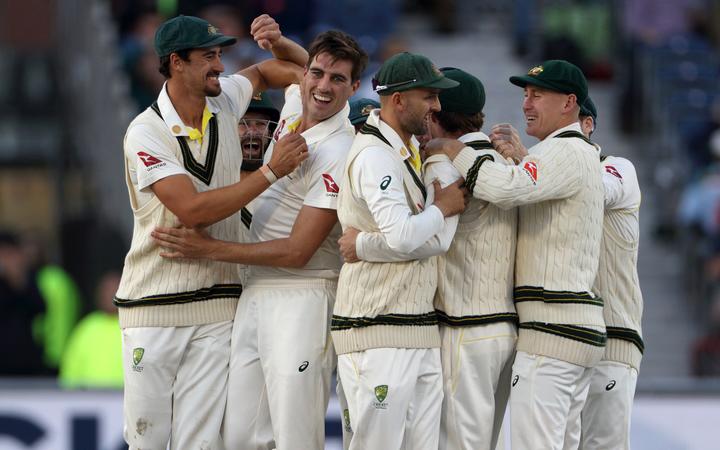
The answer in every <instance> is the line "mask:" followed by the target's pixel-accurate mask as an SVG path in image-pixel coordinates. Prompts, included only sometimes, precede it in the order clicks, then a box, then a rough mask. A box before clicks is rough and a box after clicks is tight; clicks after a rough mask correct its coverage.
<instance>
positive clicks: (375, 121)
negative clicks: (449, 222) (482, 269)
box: [331, 53, 465, 450]
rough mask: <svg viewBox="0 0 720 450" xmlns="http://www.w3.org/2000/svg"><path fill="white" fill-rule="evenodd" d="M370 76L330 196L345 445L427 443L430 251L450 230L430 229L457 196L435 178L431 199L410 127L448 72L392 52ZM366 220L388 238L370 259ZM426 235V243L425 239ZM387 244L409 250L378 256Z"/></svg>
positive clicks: (432, 398)
mask: <svg viewBox="0 0 720 450" xmlns="http://www.w3.org/2000/svg"><path fill="white" fill-rule="evenodd" d="M373 83H374V85H375V90H376V92H378V94H379V95H380V99H381V101H380V104H381V108H380V109H379V110H377V109H376V110H373V111H372V112H371V113H370V115H369V117H368V118H367V122H366V123H365V125H364V126H363V127H362V128H361V129H360V132H359V133H358V135H357V137H356V138H355V141H354V142H353V146H352V148H351V150H350V154H349V155H348V159H347V165H346V167H345V171H344V175H343V186H344V187H343V189H342V190H341V191H340V200H339V203H338V217H339V219H340V223H341V224H342V225H343V228H344V229H345V230H346V234H345V235H343V238H342V239H341V242H340V244H341V252H342V253H343V256H344V257H345V260H346V264H344V265H343V267H342V270H341V273H340V279H339V284H338V293H337V301H336V304H335V309H334V313H333V318H332V327H331V330H332V337H333V342H334V345H335V348H336V350H337V353H338V354H339V357H338V377H339V378H340V379H341V381H342V387H343V390H344V393H345V397H346V399H347V403H348V414H347V417H346V419H347V420H348V421H349V424H350V427H351V429H352V434H351V440H350V443H349V444H347V445H346V446H347V447H348V448H350V449H351V450H355V449H387V450H397V449H401V448H406V449H410V448H412V449H415V450H423V449H437V448H438V435H439V425H440V408H441V403H442V375H441V366H440V352H439V349H438V347H439V346H440V337H439V333H438V327H437V318H436V315H435V311H434V308H433V304H432V301H433V296H434V293H435V288H436V285H437V267H436V264H435V260H434V259H433V258H431V256H433V255H437V254H440V253H442V252H444V251H446V250H447V246H448V245H449V240H445V242H443V240H442V239H438V238H437V235H438V234H439V233H441V232H443V231H444V229H445V228H446V221H445V217H448V216H453V215H455V214H457V213H458V212H460V211H462V210H463V209H464V201H465V200H464V195H463V191H462V190H461V189H460V188H459V184H458V183H456V184H453V185H450V186H448V187H447V188H444V189H440V187H439V184H438V183H435V187H436V189H435V199H434V203H433V204H432V205H430V204H429V203H428V201H427V198H426V186H425V185H424V184H423V182H422V172H421V165H420V156H419V152H418V143H417V140H416V139H415V138H414V137H413V135H421V134H424V133H425V127H426V116H427V115H428V114H429V113H430V112H432V111H438V110H439V109H440V103H439V101H438V92H439V91H440V90H442V89H448V88H453V87H455V86H457V82H455V81H453V80H450V79H448V78H446V77H445V76H444V75H443V74H442V73H441V72H440V71H439V70H437V69H436V68H435V66H433V65H432V63H431V62H430V61H429V60H428V59H427V58H425V57H424V56H421V55H415V54H411V53H399V54H397V55H394V56H393V57H391V58H389V59H388V60H387V61H385V63H384V64H383V65H382V67H381V68H380V70H379V71H378V73H377V75H376V79H375V80H374V82H373ZM349 230H354V231H353V232H351V233H347V231H349ZM358 231H359V232H360V233H358ZM452 231H453V232H454V228H453V230H452ZM373 232H380V233H382V236H381V237H382V238H384V240H385V241H386V242H387V245H388V248H389V250H390V251H388V252H385V253H387V254H382V255H379V256H380V257H381V258H378V260H379V261H376V260H375V258H373V257H369V256H368V255H365V254H364V253H363V251H364V249H365V244H366V242H365V238H368V239H373V238H374V236H377V235H376V234H374V233H373ZM346 241H349V243H350V244H351V245H350V246H349V247H350V248H351V250H349V251H348V247H347V246H346V245H345V244H347V242H346ZM428 241H433V244H435V245H433V246H432V247H434V248H426V247H428V246H424V244H426V243H427V242H428ZM368 247H372V245H368ZM393 252H396V253H400V254H409V253H413V252H417V253H418V254H416V255H414V256H415V257H414V258H413V259H412V260H409V261H405V260H403V259H405V258H404V257H402V256H401V257H399V258H397V260H396V261H395V262H387V261H388V259H389V258H392V257H393ZM419 253H424V254H419ZM358 256H360V257H362V260H358V259H359V258H358ZM346 436H347V434H346Z"/></svg>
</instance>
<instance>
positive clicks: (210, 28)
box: [208, 24, 218, 36]
mask: <svg viewBox="0 0 720 450" xmlns="http://www.w3.org/2000/svg"><path fill="white" fill-rule="evenodd" d="M208 34H209V35H211V36H212V35H214V34H218V29H217V28H215V27H214V26H212V25H210V24H208Z"/></svg>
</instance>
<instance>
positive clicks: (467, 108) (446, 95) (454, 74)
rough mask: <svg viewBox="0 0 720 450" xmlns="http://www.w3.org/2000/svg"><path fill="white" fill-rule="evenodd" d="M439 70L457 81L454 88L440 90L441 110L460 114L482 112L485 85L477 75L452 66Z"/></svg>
mask: <svg viewBox="0 0 720 450" xmlns="http://www.w3.org/2000/svg"><path fill="white" fill-rule="evenodd" d="M440 71H441V72H442V73H443V74H444V75H445V76H446V77H448V78H449V79H451V80H455V81H457V82H458V83H459V85H458V87H456V88H453V89H446V90H444V91H440V95H439V97H440V105H441V106H442V110H443V111H446V112H457V113H462V114H476V113H479V112H482V110H483V107H484V106H485V87H484V86H483V84H482V82H480V80H479V79H478V78H477V77H475V76H473V75H470V74H469V73H467V72H465V71H464V70H460V69H456V68H454V67H443V68H442V69H440Z"/></svg>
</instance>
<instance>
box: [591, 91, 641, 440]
mask: <svg viewBox="0 0 720 450" xmlns="http://www.w3.org/2000/svg"><path fill="white" fill-rule="evenodd" d="M596 124H597V109H596V108H595V105H594V103H593V102H592V100H590V97H588V99H587V100H586V101H585V103H584V104H583V107H582V108H581V109H580V125H581V126H582V129H583V133H584V134H585V136H586V137H587V138H588V139H589V138H590V135H591V134H592V132H593V131H594V130H595V125H596ZM600 160H601V165H602V176H603V184H604V185H605V218H604V220H603V237H602V244H601V247H600V265H599V268H598V273H597V278H595V285H594V286H593V290H594V292H595V293H596V294H597V295H598V296H600V297H602V298H603V300H604V301H605V307H604V314H605V324H606V328H607V337H608V340H607V347H606V348H605V355H604V356H603V359H602V360H601V361H600V362H599V363H598V364H597V365H596V366H595V370H594V371H593V373H592V378H591V379H590V390H589V392H588V397H587V401H586V403H585V406H584V407H583V410H582V443H581V444H580V448H581V449H582V450H600V449H608V448H612V449H618V450H629V449H630V417H631V413H632V405H633V397H634V396H635V385H636V383H637V377H638V371H639V370H640V361H641V359H642V354H643V350H644V348H645V346H644V343H643V339H642V330H641V325H640V320H641V317H642V310H643V298H642V292H641V291H640V282H639V279H638V273H637V258H638V244H639V241H640V217H639V212H640V199H641V195H640V185H639V184H638V179H637V174H636V173H635V167H634V166H633V164H632V163H631V162H630V161H628V160H627V159H625V158H620V157H617V156H606V155H603V156H601V157H600Z"/></svg>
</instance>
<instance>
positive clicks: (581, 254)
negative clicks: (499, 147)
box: [453, 123, 607, 367]
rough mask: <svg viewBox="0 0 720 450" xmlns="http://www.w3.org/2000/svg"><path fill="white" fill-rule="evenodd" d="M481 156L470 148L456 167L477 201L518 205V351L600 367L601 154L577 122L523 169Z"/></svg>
mask: <svg viewBox="0 0 720 450" xmlns="http://www.w3.org/2000/svg"><path fill="white" fill-rule="evenodd" d="M479 153H480V154H479ZM479 153H478V152H477V151H476V150H473V149H470V148H465V149H463V150H462V151H461V152H460V154H459V155H458V156H457V157H456V158H455V160H454V161H453V164H454V165H455V167H456V168H457V169H458V170H459V171H460V173H461V174H462V175H463V176H464V177H465V179H466V183H467V185H468V188H470V189H472V192H473V195H474V196H475V197H478V198H481V199H483V200H486V201H488V202H491V203H493V204H495V205H497V206H499V207H501V208H513V207H516V206H519V219H518V240H517V251H516V257H515V293H514V299H515V306H516V308H517V312H518V315H519V319H520V332H519V338H518V347H517V348H518V350H519V351H524V352H527V353H531V354H539V355H545V356H549V357H553V358H556V359H560V360H564V361H567V362H570V363H573V364H577V365H581V366H585V367H591V366H593V365H595V364H596V363H597V362H598V361H599V360H600V359H601V358H602V356H603V354H604V351H605V343H606V339H607V338H606V334H605V322H604V319H603V301H602V299H600V298H598V297H596V296H595V295H594V294H593V293H592V285H593V282H594V280H595V275H596V273H597V268H598V259H599V252H600V239H601V236H602V223H603V198H604V194H603V184H602V179H601V171H600V160H599V158H598V153H597V149H596V148H595V147H594V146H593V145H591V144H590V143H589V141H587V140H586V139H585V138H584V137H582V135H581V134H580V127H579V125H578V124H577V123H573V124H572V125H568V126H567V127H564V128H561V129H559V130H556V131H555V132H553V133H551V134H550V135H549V136H548V137H547V138H545V139H544V140H542V141H541V142H540V143H538V144H537V145H535V146H533V147H532V148H530V149H529V155H528V156H527V157H526V158H525V159H523V160H522V161H521V162H520V164H519V165H518V166H507V165H504V164H501V163H497V162H495V161H494V157H493V156H492V155H491V154H488V153H482V152H479Z"/></svg>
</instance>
